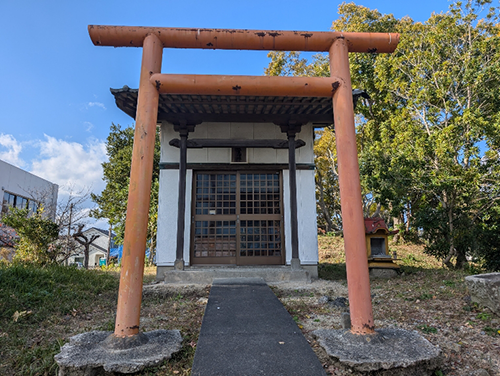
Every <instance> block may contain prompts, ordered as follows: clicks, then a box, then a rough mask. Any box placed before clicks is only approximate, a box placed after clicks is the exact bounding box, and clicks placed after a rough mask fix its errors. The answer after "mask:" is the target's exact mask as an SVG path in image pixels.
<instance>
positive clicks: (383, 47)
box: [88, 25, 399, 53]
mask: <svg viewBox="0 0 500 376" xmlns="http://www.w3.org/2000/svg"><path fill="white" fill-rule="evenodd" d="M88 29H89V35H90V38H91V39H92V42H93V43H94V45H96V46H112V47H142V45H143V42H144V38H145V37H146V36H147V35H148V34H155V35H156V36H157V37H158V38H159V39H160V41H161V42H162V44H163V47H164V48H200V49H223V50H266V51H271V50H275V51H317V52H326V51H328V50H329V49H330V47H331V45H332V44H333V42H334V41H335V40H337V39H339V38H344V39H345V41H346V44H347V46H348V48H349V52H365V53H391V52H394V50H395V49H396V47H397V45H398V43H399V34H397V33H351V32H335V31H280V30H246V29H196V28H174V27H140V26H138V27H136V26H104V25H89V26H88Z"/></svg>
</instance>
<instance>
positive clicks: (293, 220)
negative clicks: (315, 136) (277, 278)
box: [281, 123, 302, 269]
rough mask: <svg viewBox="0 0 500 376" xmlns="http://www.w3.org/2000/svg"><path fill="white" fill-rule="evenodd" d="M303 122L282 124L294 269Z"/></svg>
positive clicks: (297, 232) (297, 230) (297, 252)
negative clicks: (298, 147) (297, 150)
mask: <svg viewBox="0 0 500 376" xmlns="http://www.w3.org/2000/svg"><path fill="white" fill-rule="evenodd" d="M301 126H302V124H293V123H290V124H288V125H282V126H281V131H282V132H284V133H286V134H287V136H288V174H289V187H290V224H291V238H292V239H291V240H292V261H291V266H292V269H299V268H300V258H299V224H298V218H297V215H298V214H297V165H296V162H295V135H296V134H297V133H299V132H300V128H301Z"/></svg>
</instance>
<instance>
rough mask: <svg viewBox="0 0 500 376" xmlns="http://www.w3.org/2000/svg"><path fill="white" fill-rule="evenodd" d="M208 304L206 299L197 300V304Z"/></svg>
mask: <svg viewBox="0 0 500 376" xmlns="http://www.w3.org/2000/svg"><path fill="white" fill-rule="evenodd" d="M207 303H208V299H207V298H200V299H198V304H207Z"/></svg>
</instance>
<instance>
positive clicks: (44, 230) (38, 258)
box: [2, 208, 59, 265]
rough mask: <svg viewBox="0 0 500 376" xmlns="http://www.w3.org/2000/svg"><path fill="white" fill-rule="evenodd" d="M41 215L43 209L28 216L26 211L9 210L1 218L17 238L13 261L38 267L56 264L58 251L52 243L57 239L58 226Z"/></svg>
mask: <svg viewBox="0 0 500 376" xmlns="http://www.w3.org/2000/svg"><path fill="white" fill-rule="evenodd" d="M42 213H43V209H41V210H39V211H38V212H37V213H34V214H31V215H29V212H28V209H18V208H10V209H9V212H8V213H7V214H4V216H3V217H2V221H3V223H4V224H5V225H7V226H9V227H12V228H13V229H14V230H16V232H17V235H18V236H19V241H17V242H16V245H15V249H16V254H15V255H14V261H19V262H32V263H36V264H40V265H45V264H49V263H55V262H57V258H58V256H59V251H58V248H57V247H56V246H55V245H54V244H53V243H54V242H55V241H56V240H57V239H58V237H59V226H58V225H57V224H56V223H54V222H52V221H51V220H50V219H46V218H43V216H42Z"/></svg>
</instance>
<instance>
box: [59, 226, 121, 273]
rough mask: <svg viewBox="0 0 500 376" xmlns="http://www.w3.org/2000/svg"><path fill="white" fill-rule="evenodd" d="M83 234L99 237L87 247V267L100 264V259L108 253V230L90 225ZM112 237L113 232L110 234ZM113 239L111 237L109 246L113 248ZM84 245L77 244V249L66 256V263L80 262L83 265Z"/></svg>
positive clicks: (88, 236) (104, 257)
mask: <svg viewBox="0 0 500 376" xmlns="http://www.w3.org/2000/svg"><path fill="white" fill-rule="evenodd" d="M83 234H84V235H85V236H86V237H87V238H89V239H90V237H91V236H92V235H99V237H98V238H97V239H96V240H94V241H93V242H92V244H91V245H90V247H89V268H95V267H98V266H99V265H100V262H101V260H103V259H106V256H107V254H108V242H109V232H108V231H106V230H102V229H100V228H96V227H91V228H89V229H87V230H85V231H83ZM111 237H112V238H114V234H113V233H112V234H111ZM114 247H115V245H114V242H113V239H111V248H114ZM84 258H85V254H84V247H83V246H82V245H78V248H77V251H76V252H75V253H74V254H72V255H71V256H70V257H69V258H68V264H69V265H71V264H74V263H81V264H82V265H84Z"/></svg>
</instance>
